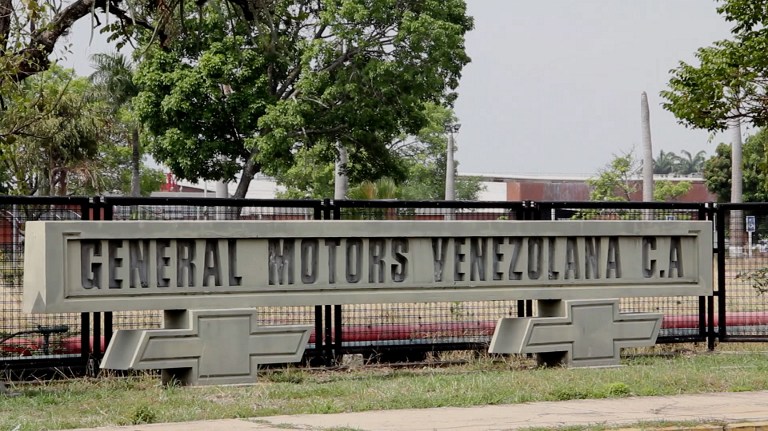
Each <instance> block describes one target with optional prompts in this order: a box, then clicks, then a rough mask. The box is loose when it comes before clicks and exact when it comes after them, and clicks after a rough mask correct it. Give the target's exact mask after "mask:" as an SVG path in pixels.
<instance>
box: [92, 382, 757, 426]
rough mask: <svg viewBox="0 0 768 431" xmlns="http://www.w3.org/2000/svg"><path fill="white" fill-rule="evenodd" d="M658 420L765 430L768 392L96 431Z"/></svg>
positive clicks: (615, 423) (612, 423)
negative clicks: (708, 423) (701, 422)
mask: <svg viewBox="0 0 768 431" xmlns="http://www.w3.org/2000/svg"><path fill="white" fill-rule="evenodd" d="M659 421H675V422H681V421H706V422H710V423H713V424H723V423H725V424H729V425H727V426H722V425H720V426H715V427H695V428H691V429H695V430H723V429H726V430H729V429H730V430H734V431H735V430H750V431H752V430H766V431H768V391H760V392H739V393H711V394H699V395H680V396H664V397H632V398H615V399H604V400H572V401H556V402H540V403H526V404H509V405H497V406H479V407H466V408H457V407H445V408H434V409H411V410H379V411H370V412H361V413H339V414H327V415H294V416H270V417H261V418H253V419H248V420H220V421H201V422H186V423H176V424H152V425H133V426H128V427H106V428H98V430H101V431H107V430H114V431H117V430H120V431H254V430H258V431H278V430H282V431H285V430H290V429H299V430H323V429H329V428H330V429H334V428H335V429H339V428H345V429H354V430H366V431H395V430H411V431H433V430H451V431H488V430H497V431H498V430H515V429H525V428H539V429H548V428H558V427H565V426H575V425H581V426H584V425H606V426H622V425H625V426H629V425H637V424H638V423H641V424H642V423H646V426H647V423H648V422H659ZM747 422H749V424H748V423H747ZM678 429H680V428H678ZM80 431H84V430H80ZM91 431H93V429H92V430H91Z"/></svg>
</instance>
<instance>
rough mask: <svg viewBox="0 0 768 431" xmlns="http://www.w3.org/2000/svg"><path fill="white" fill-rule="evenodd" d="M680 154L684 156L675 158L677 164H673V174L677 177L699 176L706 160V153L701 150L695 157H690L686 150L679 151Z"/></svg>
mask: <svg viewBox="0 0 768 431" xmlns="http://www.w3.org/2000/svg"><path fill="white" fill-rule="evenodd" d="M680 153H681V154H682V155H683V156H685V157H682V156H677V163H675V167H674V172H675V173H676V174H679V175H691V174H700V173H702V171H703V170H704V162H705V161H706V160H707V152H706V151H704V150H701V151H699V152H697V153H696V155H691V153H690V152H688V151H686V150H681V151H680Z"/></svg>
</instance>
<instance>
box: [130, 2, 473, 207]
mask: <svg viewBox="0 0 768 431" xmlns="http://www.w3.org/2000/svg"><path fill="white" fill-rule="evenodd" d="M254 12H256V19H255V20H254V21H252V22H250V21H248V20H243V19H241V18H242V11H240V10H238V9H232V8H228V7H226V3H222V2H219V1H210V2H207V3H206V4H205V5H203V6H202V11H201V12H200V13H199V14H197V13H195V14H194V15H192V14H190V15H188V16H187V17H186V19H185V20H184V22H183V25H184V26H185V28H186V31H187V32H188V34H189V35H190V36H189V37H185V38H177V39H174V40H172V41H170V42H169V43H168V44H166V46H165V47H164V49H159V48H150V49H149V50H148V51H147V57H146V59H145V61H143V62H142V63H141V65H140V66H139V69H138V76H137V80H136V82H137V84H138V85H139V88H140V90H141V92H140V93H139V95H138V97H137V98H136V100H135V108H136V112H137V113H138V115H139V117H140V119H141V120H142V121H143V122H144V123H145V124H146V126H147V129H148V131H149V134H148V135H147V136H145V138H146V140H147V143H148V144H149V148H150V151H151V152H152V154H153V155H154V156H155V158H156V159H157V160H158V161H161V162H162V163H164V164H166V165H167V166H169V167H170V168H171V170H172V171H173V172H174V173H175V174H176V175H177V176H179V177H180V178H186V179H197V178H204V179H221V178H224V179H228V180H232V179H234V178H235V176H236V175H238V174H239V175H240V184H239V186H238V190H237V193H236V196H244V194H245V191H246V190H247V184H248V182H250V179H251V178H252V177H253V175H254V174H255V173H256V172H259V171H262V172H265V173H267V174H269V175H273V176H278V177H279V176H280V175H282V174H284V173H285V172H287V171H288V170H290V169H291V168H292V167H293V166H295V165H296V164H297V161H299V160H300V159H301V158H302V157H306V156H307V153H306V151H308V150H309V149H310V148H313V147H315V146H319V147H320V148H321V149H320V150H318V151H319V152H320V153H328V152H333V151H335V148H336V145H337V144H340V145H344V146H345V147H346V148H347V149H348V150H349V157H350V165H352V166H355V165H356V166H360V167H361V168H363V169H379V171H380V172H381V176H383V174H385V173H387V172H386V171H387V167H388V166H391V165H392V163H393V160H392V155H391V154H390V152H389V151H388V148H387V146H388V145H389V144H390V143H392V142H393V141H394V140H395V139H396V138H397V137H398V136H400V135H401V134H404V133H405V134H415V133H417V132H418V131H419V130H420V129H421V128H422V127H423V126H424V125H425V124H426V122H427V118H425V115H424V106H425V104H426V103H427V102H433V103H436V104H446V103H450V102H451V101H452V100H453V98H454V97H455V95H454V94H453V93H452V90H453V89H455V88H456V86H457V85H458V81H459V78H460V74H461V70H462V68H463V66H464V65H465V64H466V63H467V62H469V58H468V57H467V55H466V53H465V50H464V35H465V33H466V32H467V31H469V30H470V29H471V28H472V20H471V18H469V17H468V16H467V15H466V5H465V3H464V0H447V1H437V0H420V1H409V2H404V1H401V0H327V1H324V2H317V1H314V0H313V1H310V0H290V1H289V0H277V1H274V2H269V3H263V4H260V7H259V8H258V10H256V11H254Z"/></svg>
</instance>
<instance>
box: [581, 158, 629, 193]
mask: <svg viewBox="0 0 768 431" xmlns="http://www.w3.org/2000/svg"><path fill="white" fill-rule="evenodd" d="M638 172H639V166H638V163H637V161H636V160H635V158H634V156H633V155H632V153H625V154H623V155H620V156H614V158H613V160H611V161H610V163H608V165H607V166H606V167H605V168H603V169H601V170H600V171H599V172H598V175H597V176H596V177H593V178H590V179H588V180H587V184H588V185H589V187H590V189H591V190H590V193H589V200H592V201H611V202H626V201H628V200H629V198H630V196H631V195H632V193H634V192H635V191H637V186H636V185H635V183H633V182H632V181H631V179H632V177H634V176H636V175H637V173H638Z"/></svg>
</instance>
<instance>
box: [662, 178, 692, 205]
mask: <svg viewBox="0 0 768 431" xmlns="http://www.w3.org/2000/svg"><path fill="white" fill-rule="evenodd" d="M691 187H693V185H692V184H691V182H690V181H669V180H661V181H656V187H654V188H653V200H654V201H657V202H670V201H675V200H677V199H678V198H679V197H680V196H683V195H685V194H686V193H688V192H689V191H691Z"/></svg>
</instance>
